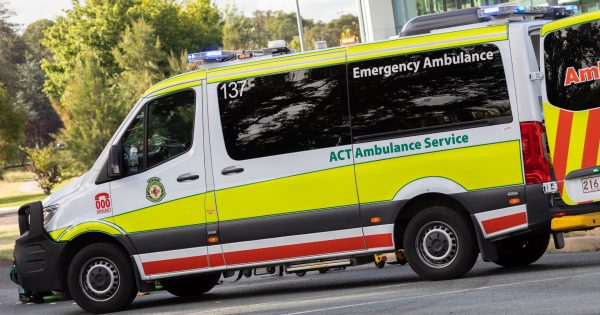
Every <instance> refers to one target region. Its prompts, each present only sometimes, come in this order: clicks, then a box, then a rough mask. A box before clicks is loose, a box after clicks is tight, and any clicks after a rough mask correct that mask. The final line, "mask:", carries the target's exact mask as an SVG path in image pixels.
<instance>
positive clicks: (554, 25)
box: [541, 11, 600, 37]
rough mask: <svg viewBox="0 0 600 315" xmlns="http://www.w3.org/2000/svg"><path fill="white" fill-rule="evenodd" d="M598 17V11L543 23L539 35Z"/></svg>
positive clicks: (599, 17) (599, 15)
mask: <svg viewBox="0 0 600 315" xmlns="http://www.w3.org/2000/svg"><path fill="white" fill-rule="evenodd" d="M598 19H600V11H595V12H591V13H585V14H580V15H575V16H571V17H568V18H564V19H560V20H556V21H553V22H550V23H548V24H544V26H542V32H541V35H542V37H543V36H546V35H547V34H548V33H550V32H553V31H556V30H559V29H561V28H565V27H569V26H572V25H577V24H582V23H586V22H590V21H593V20H598Z"/></svg>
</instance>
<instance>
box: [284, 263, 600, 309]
mask: <svg viewBox="0 0 600 315" xmlns="http://www.w3.org/2000/svg"><path fill="white" fill-rule="evenodd" d="M590 276H600V272H595V273H588V274H582V275H574V276H564V277H556V278H549V279H539V280H531V281H523V282H513V283H506V284H498V285H492V286H485V287H479V288H471V289H462V290H455V291H447V292H441V293H433V294H425V295H417V296H409V297H403V298H396V299H388V300H380V301H372V302H364V303H356V304H348V305H341V306H334V307H327V308H320V309H314V310H308V311H300V312H294V313H284V314H286V315H300V314H310V313H318V312H325V311H332V310H338V309H344V308H351V307H357V306H365V305H373V304H380V303H389V302H398V301H405V300H413V299H419V298H427V297H433V296H442V295H449V294H457V293H465V292H473V291H481V290H489V289H497V288H503V287H509V286H518V285H527V284H532V283H540V282H549V281H557V280H567V279H572V278H581V277H590Z"/></svg>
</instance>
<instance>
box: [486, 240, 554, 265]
mask: <svg viewBox="0 0 600 315" xmlns="http://www.w3.org/2000/svg"><path fill="white" fill-rule="evenodd" d="M549 242H550V234H549V233H537V234H534V233H528V234H525V235H520V236H517V237H512V238H509V239H505V240H502V241H499V242H498V243H497V244H496V248H497V249H498V259H497V260H494V263H496V264H497V265H500V266H503V267H522V266H527V265H529V264H532V263H534V262H536V261H537V260H538V259H540V258H541V257H542V256H543V255H544V253H545V252H546V249H547V248H548V243H549Z"/></svg>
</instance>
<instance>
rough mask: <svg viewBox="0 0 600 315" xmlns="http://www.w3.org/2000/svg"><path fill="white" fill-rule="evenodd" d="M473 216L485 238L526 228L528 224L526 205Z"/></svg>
mask: <svg viewBox="0 0 600 315" xmlns="http://www.w3.org/2000/svg"><path fill="white" fill-rule="evenodd" d="M475 218H476V219H477V222H479V226H480V227H481V231H482V232H483V236H484V237H485V238H490V237H494V236H498V235H502V234H506V233H509V232H514V231H518V230H522V229H526V228H527V226H528V225H527V206H526V205H518V206H513V207H508V208H502V209H498V210H492V211H486V212H481V213H476V214H475Z"/></svg>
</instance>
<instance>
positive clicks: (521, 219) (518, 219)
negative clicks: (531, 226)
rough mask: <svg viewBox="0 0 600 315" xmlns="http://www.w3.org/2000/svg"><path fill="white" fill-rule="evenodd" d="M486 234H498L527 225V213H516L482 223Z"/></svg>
mask: <svg viewBox="0 0 600 315" xmlns="http://www.w3.org/2000/svg"><path fill="white" fill-rule="evenodd" d="M481 224H482V225H483V229H484V230H485V233H486V234H492V233H496V232H498V231H502V230H506V229H509V228H511V227H515V226H517V225H521V224H527V213H525V212H521V213H515V214H511V215H507V216H503V217H499V218H494V219H489V220H485V221H483V222H481Z"/></svg>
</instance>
